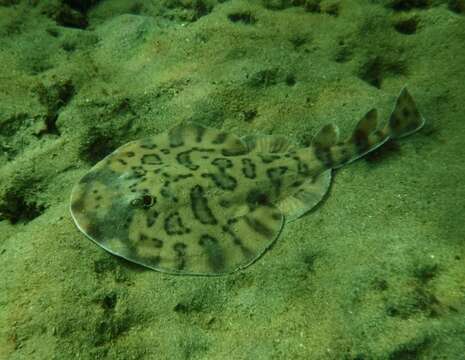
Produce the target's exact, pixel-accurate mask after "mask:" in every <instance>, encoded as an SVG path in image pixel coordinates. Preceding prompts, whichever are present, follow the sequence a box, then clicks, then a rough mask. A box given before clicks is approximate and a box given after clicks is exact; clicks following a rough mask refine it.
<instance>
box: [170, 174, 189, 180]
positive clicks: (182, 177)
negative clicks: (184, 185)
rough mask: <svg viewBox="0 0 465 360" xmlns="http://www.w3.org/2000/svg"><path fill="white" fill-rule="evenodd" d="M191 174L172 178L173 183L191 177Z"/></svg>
mask: <svg viewBox="0 0 465 360" xmlns="http://www.w3.org/2000/svg"><path fill="white" fill-rule="evenodd" d="M193 176H194V175H193V174H180V175H177V176H175V177H174V179H173V182H177V181H179V180H184V179H188V178H191V177H193Z"/></svg>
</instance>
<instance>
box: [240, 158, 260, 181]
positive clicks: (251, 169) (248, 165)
mask: <svg viewBox="0 0 465 360" xmlns="http://www.w3.org/2000/svg"><path fill="white" fill-rule="evenodd" d="M255 168H256V167H255V164H254V162H253V161H252V160H251V159H242V173H243V174H244V176H245V177H246V178H249V179H255V178H256V177H257V174H256V171H255Z"/></svg>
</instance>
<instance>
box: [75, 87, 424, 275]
mask: <svg viewBox="0 0 465 360" xmlns="http://www.w3.org/2000/svg"><path fill="white" fill-rule="evenodd" d="M422 124H423V119H422V118H421V115H420V114H419V113H418V110H417V109H416V107H415V104H414V102H413V100H412V98H411V96H410V95H409V94H408V92H407V91H406V90H405V89H404V90H403V91H402V93H401V95H400V96H399V98H398V100H397V103H396V107H395V109H394V111H393V113H392V115H391V118H390V120H389V123H388V125H386V126H385V127H384V128H383V129H378V128H377V120H376V111H374V110H372V111H370V112H368V113H367V115H366V116H365V117H364V118H363V119H362V120H360V122H359V124H358V125H357V127H356V129H355V130H354V132H353V134H352V136H351V138H349V139H348V140H346V141H344V142H339V139H338V132H337V128H336V127H335V126H334V125H328V126H325V127H324V128H323V129H322V130H321V131H320V133H319V134H318V135H317V136H316V137H315V139H314V142H313V144H312V146H311V147H308V148H303V149H295V148H294V147H293V146H292V145H290V144H289V143H288V142H287V141H286V140H284V139H283V138H279V137H272V136H269V137H262V138H258V139H254V138H246V139H243V140H241V139H239V138H237V137H236V136H235V135H233V134H228V133H224V132H221V131H219V130H215V129H209V128H204V127H202V126H199V125H195V124H188V125H180V126H177V127H175V128H173V129H171V130H170V131H169V132H167V133H163V134H160V135H156V136H153V137H149V138H145V139H141V140H138V141H133V142H130V143H128V144H126V145H124V146H122V147H120V148H118V149H117V150H116V151H115V152H114V153H112V154H111V155H109V156H108V157H106V158H105V159H103V160H102V161H100V162H99V163H98V164H96V165H95V166H94V167H93V168H92V169H91V170H90V171H89V172H88V173H87V174H86V175H85V176H84V177H83V178H82V179H81V180H80V182H79V183H78V184H77V185H76V186H75V188H74V189H73V193H72V196H71V213H72V215H73V218H74V220H75V222H76V224H77V226H78V227H79V229H80V230H81V231H83V232H84V233H85V234H86V235H87V236H88V237H90V238H91V239H92V240H93V241H95V242H96V243H97V244H99V245H100V246H102V247H103V248H105V249H106V250H108V251H110V252H111V253H113V254H116V255H118V256H121V257H124V258H126V259H128V260H130V261H133V262H136V263H139V264H141V265H144V266H147V267H149V268H152V269H155V270H159V271H164V272H169V273H176V274H199V275H218V274H225V273H230V272H233V271H236V270H238V269H241V268H244V267H246V266H248V265H249V264H251V263H252V262H253V261H254V260H256V259H257V258H258V257H260V255H261V254H263V252H265V251H266V249H268V248H269V247H270V245H271V244H272V243H273V241H274V240H275V239H276V238H277V237H278V235H279V233H280V231H281V228H282V226H283V223H284V220H285V219H286V220H287V221H289V220H293V219H295V218H297V217H299V216H301V215H302V214H304V213H305V212H307V211H308V210H310V209H311V208H312V207H314V206H315V205H316V204H317V203H318V202H319V201H320V200H321V198H322V197H323V195H324V193H325V192H326V190H327V188H328V186H329V182H330V178H331V169H333V168H337V167H340V166H342V165H344V164H346V163H348V162H351V161H353V160H355V159H357V158H359V157H360V156H362V155H364V154H366V153H367V152H369V151H371V150H373V149H374V148H376V147H378V146H380V145H381V144H382V143H384V142H385V141H386V140H387V139H388V138H389V137H400V136H403V135H406V134H409V133H411V132H413V131H415V130H417V129H418V128H420V127H421V125H422Z"/></svg>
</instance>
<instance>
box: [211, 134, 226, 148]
mask: <svg viewBox="0 0 465 360" xmlns="http://www.w3.org/2000/svg"><path fill="white" fill-rule="evenodd" d="M227 138H228V134H227V133H225V132H220V133H218V135H216V137H215V138H214V139H213V141H212V143H213V144H216V145H220V144H224V142H225V141H226V139H227Z"/></svg>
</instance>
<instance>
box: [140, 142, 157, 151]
mask: <svg viewBox="0 0 465 360" xmlns="http://www.w3.org/2000/svg"><path fill="white" fill-rule="evenodd" d="M140 148H141V149H146V150H153V149H156V148H157V145H155V144H153V143H151V142H150V141H147V142H145V143H142V144H141V145H140Z"/></svg>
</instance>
